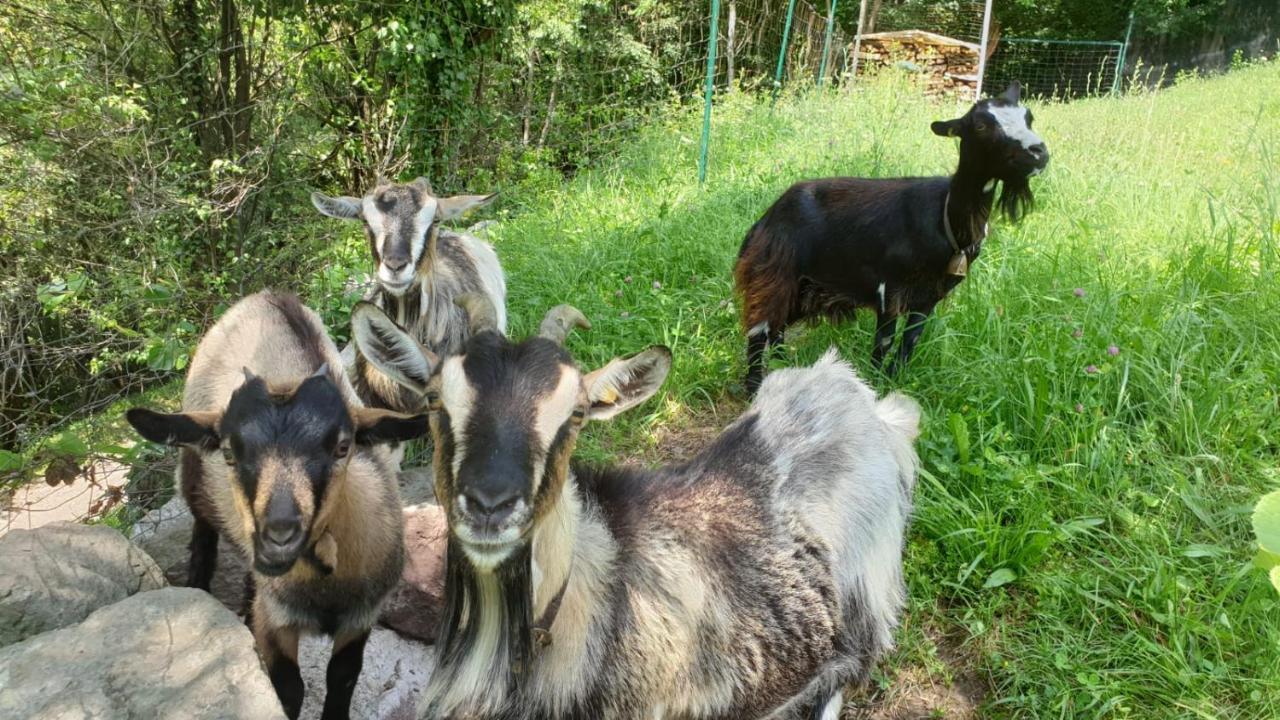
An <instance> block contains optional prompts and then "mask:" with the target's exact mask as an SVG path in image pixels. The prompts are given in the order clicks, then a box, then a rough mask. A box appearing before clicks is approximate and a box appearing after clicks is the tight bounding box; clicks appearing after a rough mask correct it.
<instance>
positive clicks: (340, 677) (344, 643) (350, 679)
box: [320, 629, 369, 720]
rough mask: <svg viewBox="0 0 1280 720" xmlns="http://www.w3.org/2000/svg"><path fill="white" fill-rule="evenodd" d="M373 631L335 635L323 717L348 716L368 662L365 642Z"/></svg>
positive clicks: (336, 719) (323, 719)
mask: <svg viewBox="0 0 1280 720" xmlns="http://www.w3.org/2000/svg"><path fill="white" fill-rule="evenodd" d="M368 640H369V631H368V630H367V629H366V630H359V631H350V630H349V631H344V632H341V633H338V635H337V636H335V637H334V638H333V654H332V655H331V656H330V657H329V668H328V670H326V671H325V685H326V689H325V694H324V712H323V713H322V714H321V715H320V720H347V718H348V717H349V716H350V711H351V696H352V694H354V693H355V690H356V681H357V680H359V679H360V670H361V668H362V667H363V666H364V646H365V643H366V642H368Z"/></svg>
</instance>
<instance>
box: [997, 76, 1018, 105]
mask: <svg viewBox="0 0 1280 720" xmlns="http://www.w3.org/2000/svg"><path fill="white" fill-rule="evenodd" d="M1000 97H1001V98H1002V99H1004V100H1006V101H1008V102H1009V103H1010V104H1013V105H1017V104H1018V101H1019V100H1020V99H1021V98H1022V84H1021V83H1019V82H1018V81H1017V80H1014V81H1013V82H1011V83H1009V87H1007V88H1005V90H1004V93H1002V94H1001V95H1000Z"/></svg>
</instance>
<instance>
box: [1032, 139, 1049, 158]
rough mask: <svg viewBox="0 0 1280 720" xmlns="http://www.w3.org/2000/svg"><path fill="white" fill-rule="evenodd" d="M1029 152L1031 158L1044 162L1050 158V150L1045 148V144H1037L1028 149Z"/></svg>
mask: <svg viewBox="0 0 1280 720" xmlns="http://www.w3.org/2000/svg"><path fill="white" fill-rule="evenodd" d="M1027 150H1028V151H1030V152H1031V157H1033V158H1035V159H1037V160H1044V159H1046V158H1048V157H1049V148H1047V147H1045V145H1044V143H1036V144H1035V145H1032V146H1031V147H1029V148H1027Z"/></svg>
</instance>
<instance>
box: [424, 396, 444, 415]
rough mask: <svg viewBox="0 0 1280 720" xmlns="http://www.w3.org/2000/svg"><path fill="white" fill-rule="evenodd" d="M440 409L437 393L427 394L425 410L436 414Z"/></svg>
mask: <svg viewBox="0 0 1280 720" xmlns="http://www.w3.org/2000/svg"><path fill="white" fill-rule="evenodd" d="M440 407H441V403H440V393H438V392H429V393H427V409H428V410H430V411H432V412H436V411H437V410H439V409H440Z"/></svg>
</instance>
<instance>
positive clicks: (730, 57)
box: [724, 0, 738, 93]
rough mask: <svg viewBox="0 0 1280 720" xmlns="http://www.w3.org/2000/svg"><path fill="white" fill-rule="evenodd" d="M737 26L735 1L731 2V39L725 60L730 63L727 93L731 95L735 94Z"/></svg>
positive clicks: (725, 53) (726, 46) (736, 5)
mask: <svg viewBox="0 0 1280 720" xmlns="http://www.w3.org/2000/svg"><path fill="white" fill-rule="evenodd" d="M737 26H738V3H737V2H735V0H729V32H728V34H729V38H728V42H726V43H725V49H724V59H725V62H726V63H728V65H729V68H728V70H729V73H728V78H727V79H728V88H729V89H728V91H727V92H730V93H732V92H733V87H734V83H733V50H734V44H733V43H734V34H735V33H734V30H736V29H737Z"/></svg>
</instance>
